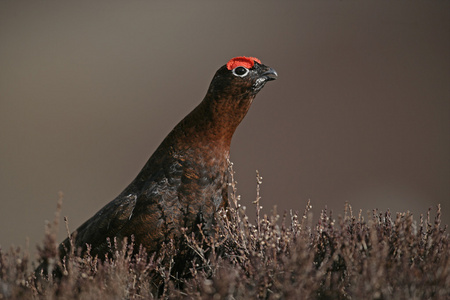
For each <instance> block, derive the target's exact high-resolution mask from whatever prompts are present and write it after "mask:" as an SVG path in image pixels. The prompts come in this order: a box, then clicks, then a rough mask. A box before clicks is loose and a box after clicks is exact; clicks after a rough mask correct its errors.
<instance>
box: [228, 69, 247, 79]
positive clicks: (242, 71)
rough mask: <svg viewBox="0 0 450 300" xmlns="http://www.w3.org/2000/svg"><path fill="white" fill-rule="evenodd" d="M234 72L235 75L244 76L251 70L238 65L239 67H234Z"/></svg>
mask: <svg viewBox="0 0 450 300" xmlns="http://www.w3.org/2000/svg"><path fill="white" fill-rule="evenodd" d="M232 72H233V74H234V75H235V76H239V77H244V76H246V75H247V74H248V72H249V71H248V69H247V68H244V67H237V68H234V69H233V71H232Z"/></svg>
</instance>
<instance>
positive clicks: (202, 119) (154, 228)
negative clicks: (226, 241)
mask: <svg viewBox="0 0 450 300" xmlns="http://www.w3.org/2000/svg"><path fill="white" fill-rule="evenodd" d="M276 78H277V73H276V72H275V70H273V69H272V68H270V67H268V66H266V65H263V64H262V63H261V61H260V60H259V59H257V58H253V57H235V58H233V59H231V60H230V61H229V62H228V63H227V64H226V65H224V66H222V67H221V68H220V69H219V70H218V71H217V72H216V74H215V76H214V78H213V79H212V82H211V84H210V86H209V89H208V92H207V94H206V96H205V98H204V99H203V101H202V102H201V103H200V104H199V105H198V106H197V107H196V108H195V109H194V110H193V111H192V112H191V113H190V114H188V115H187V116H186V117H185V118H184V119H183V120H181V122H180V123H178V125H176V126H175V128H174V129H173V130H172V131H171V132H170V133H169V135H168V136H167V137H166V138H165V139H164V141H163V142H162V143H161V145H160V146H159V147H158V148H157V149H156V151H155V153H153V155H152V156H151V157H150V159H149V160H148V161H147V163H146V164H145V166H144V167H143V168H142V170H141V172H140V173H139V174H138V175H137V177H136V179H134V180H133V182H131V184H130V185H129V186H128V187H127V188H126V189H125V190H124V191H123V192H122V193H121V194H120V195H119V196H117V198H116V199H114V200H113V201H111V202H110V203H108V204H107V205H106V206H105V207H103V208H102V209H101V210H100V211H99V212H97V213H96V214H95V215H94V216H93V217H92V218H90V219H89V220H87V221H86V222H85V223H84V224H82V225H81V226H80V227H79V228H78V229H77V230H76V231H75V232H74V237H75V238H74V246H75V247H76V249H79V248H81V249H82V251H85V250H86V248H87V245H90V246H91V254H92V255H98V256H99V257H100V258H104V255H105V254H106V253H107V252H108V250H109V247H108V242H107V238H110V239H111V240H112V239H113V238H114V237H117V238H118V240H122V239H123V238H125V237H127V238H129V237H130V236H132V235H133V236H134V242H135V244H136V246H139V245H142V246H143V247H145V249H146V251H147V252H149V253H153V252H155V251H157V250H158V246H159V245H161V243H162V242H164V241H168V240H170V239H174V240H179V238H180V237H181V235H182V230H181V228H187V230H188V232H192V231H193V230H195V228H198V224H202V226H203V228H204V229H205V231H208V230H209V229H212V225H213V224H214V215H215V213H216V212H217V210H218V209H219V208H221V207H225V206H227V203H228V200H227V198H228V196H227V169H228V163H227V159H228V158H229V153H230V143H231V138H232V136H233V133H234V131H235V130H236V128H237V126H238V125H239V123H240V122H241V121H242V119H243V118H244V117H245V115H246V113H247V111H248V109H249V108H250V105H251V104H252V101H253V99H254V98H255V96H256V94H257V93H258V92H259V91H260V90H261V89H262V88H263V87H264V85H265V84H266V82H267V81H270V80H275V79H276ZM67 249H70V241H69V239H66V240H65V241H63V242H62V243H61V245H60V249H59V250H60V253H61V256H62V257H63V256H64V255H65V253H66V251H67Z"/></svg>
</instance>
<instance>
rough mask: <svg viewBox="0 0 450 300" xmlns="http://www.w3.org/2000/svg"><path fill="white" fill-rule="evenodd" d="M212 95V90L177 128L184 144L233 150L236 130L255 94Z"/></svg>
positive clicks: (176, 130) (175, 129) (175, 130)
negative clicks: (242, 96) (237, 97)
mask: <svg viewBox="0 0 450 300" xmlns="http://www.w3.org/2000/svg"><path fill="white" fill-rule="evenodd" d="M212 97H213V96H212V95H210V94H209V93H208V94H207V95H206V97H205V99H204V100H203V101H202V102H201V103H200V104H199V105H198V106H197V107H196V108H195V109H194V110H193V111H192V112H191V113H190V114H189V115H187V116H186V117H185V118H184V119H183V120H182V121H181V122H180V123H179V124H178V125H177V126H176V127H175V128H174V130H173V131H174V132H177V133H176V134H177V136H183V138H182V141H181V142H182V143H183V144H186V143H188V144H191V145H194V146H198V147H202V146H205V147H208V148H211V147H212V148H214V147H217V150H219V151H224V150H226V151H229V148H230V145H231V139H232V137H233V134H234V132H235V131H236V128H237V127H238V125H239V124H240V123H241V121H242V119H243V118H244V117H245V115H246V114H247V112H248V109H249V108H250V105H251V102H252V100H253V97H251V98H249V97H247V98H243V99H236V97H229V98H224V97H221V98H220V99H214V98H213V99H211V98H212ZM178 132H179V133H178ZM180 133H181V134H180ZM211 150H212V149H211Z"/></svg>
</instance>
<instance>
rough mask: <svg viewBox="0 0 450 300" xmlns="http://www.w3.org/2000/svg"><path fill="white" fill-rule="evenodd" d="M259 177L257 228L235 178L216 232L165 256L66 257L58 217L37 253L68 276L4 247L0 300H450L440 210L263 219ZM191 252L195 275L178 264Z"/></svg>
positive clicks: (124, 251)
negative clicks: (34, 265)
mask: <svg viewBox="0 0 450 300" xmlns="http://www.w3.org/2000/svg"><path fill="white" fill-rule="evenodd" d="M231 174H232V173H231ZM257 180H258V189H257V190H258V195H257V199H256V201H255V205H256V206H257V216H256V221H255V223H254V224H252V222H251V221H250V220H249V217H248V216H247V215H246V213H245V208H243V207H241V206H240V204H239V199H238V196H237V194H236V185H235V183H234V181H233V182H232V184H231V193H230V202H231V208H229V209H228V211H223V213H222V214H221V215H220V216H219V218H218V224H219V225H218V227H217V232H216V235H215V236H214V237H206V236H205V235H202V234H200V235H199V236H191V235H186V234H185V245H186V248H185V249H176V248H175V247H174V246H173V244H171V243H168V244H165V245H163V249H162V250H161V255H160V256H159V257H148V256H147V254H146V252H145V251H140V253H139V254H137V255H132V253H133V246H132V243H130V244H128V245H126V244H123V246H119V244H118V243H116V242H115V241H110V247H111V249H112V250H113V251H112V253H114V254H113V257H111V258H107V259H106V260H105V261H100V260H99V259H97V257H92V256H91V255H89V253H88V254H87V255H84V256H83V257H80V256H79V255H76V254H74V253H72V254H71V255H70V256H69V257H68V258H67V259H66V260H65V261H63V262H60V261H59V259H57V258H58V253H57V248H58V243H57V241H56V239H55V233H54V232H55V230H56V228H57V227H58V219H59V215H58V213H57V216H56V218H55V221H54V222H53V223H52V224H49V225H48V226H47V232H46V234H45V239H44V243H43V246H42V247H41V248H39V255H40V259H41V260H47V261H48V262H49V264H50V265H52V264H53V265H57V266H59V267H60V268H61V269H62V270H63V271H62V278H61V279H57V278H56V277H53V276H50V277H49V278H41V279H36V277H35V275H34V272H33V270H32V269H31V268H30V266H29V261H30V257H29V255H28V254H27V252H24V251H21V250H20V249H10V250H9V251H5V250H4V249H0V298H2V299H103V298H105V299H107V298H113V299H135V298H145V299H152V298H162V299H448V297H449V295H450V276H449V269H450V268H449V267H450V260H449V236H448V234H447V233H446V232H445V230H446V228H445V227H443V226H442V225H441V222H440V207H438V208H437V215H436V218H435V219H434V222H433V221H432V220H431V219H430V212H428V213H427V215H426V216H420V219H419V220H413V216H412V215H411V214H410V213H397V214H395V215H391V213H390V212H389V211H387V212H384V213H382V212H379V211H377V210H374V211H373V212H372V213H370V214H369V216H368V217H366V218H364V217H363V216H362V215H361V212H359V214H358V215H354V213H353V211H352V208H351V206H350V205H346V206H345V211H344V215H343V216H339V217H338V218H337V219H336V220H335V219H334V217H333V215H332V213H331V212H328V211H326V210H324V211H323V212H322V214H321V215H320V219H319V222H318V223H317V224H316V225H313V223H312V216H311V212H310V209H311V206H310V204H309V203H308V205H307V207H306V209H305V211H304V212H303V213H301V214H299V213H295V212H286V213H284V214H283V215H281V216H280V215H277V214H276V212H274V213H273V214H272V215H270V216H267V215H260V213H261V211H260V203H259V184H260V180H261V178H260V177H259V175H258V176H257ZM59 210H60V204H59V206H58V211H59ZM200 233H201V230H200ZM181 252H183V255H180V253H181ZM187 252H189V253H190V256H186V253H187ZM186 257H191V258H192V259H188V260H186V261H185V265H186V270H188V272H185V273H179V272H178V271H177V270H174V268H173V266H174V265H176V264H179V263H180V259H186Z"/></svg>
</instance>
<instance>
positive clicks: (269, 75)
mask: <svg viewBox="0 0 450 300" xmlns="http://www.w3.org/2000/svg"><path fill="white" fill-rule="evenodd" d="M277 77H278V74H277V71H275V70H274V69H272V68H269V70H267V71H266V72H264V73H262V74H261V76H260V77H259V79H263V80H264V81H271V80H275V79H277Z"/></svg>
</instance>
